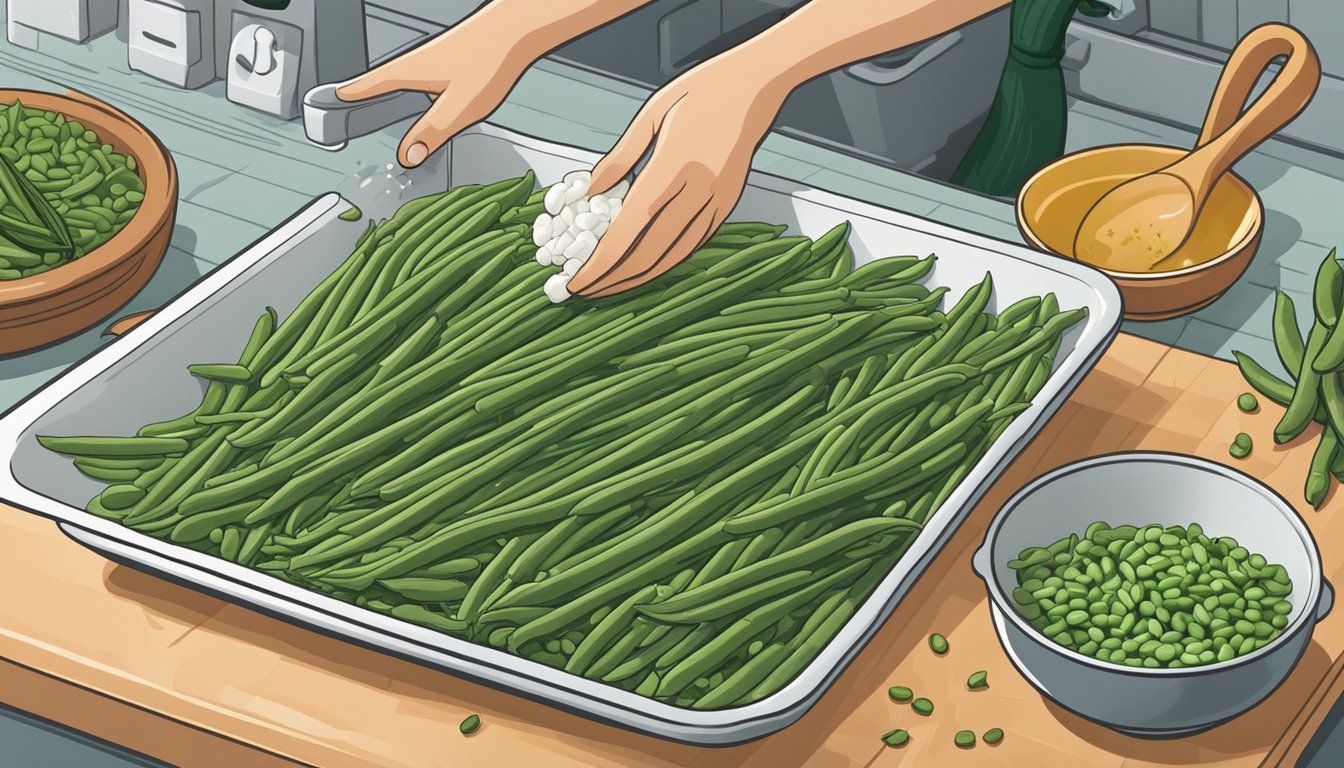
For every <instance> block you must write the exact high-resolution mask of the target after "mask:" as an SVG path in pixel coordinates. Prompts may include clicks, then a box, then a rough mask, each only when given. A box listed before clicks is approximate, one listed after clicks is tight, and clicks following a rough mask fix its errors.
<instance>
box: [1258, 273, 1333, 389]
mask: <svg viewBox="0 0 1344 768" xmlns="http://www.w3.org/2000/svg"><path fill="white" fill-rule="evenodd" d="M1273 322H1274V350H1275V352H1276V353H1277V354H1278V356H1279V362H1281V363H1283V368H1284V370H1286V371H1288V373H1289V375H1291V376H1292V377H1293V378H1294V379H1296V378H1297V377H1298V376H1300V375H1301V373H1302V358H1303V356H1304V355H1305V354H1306V349H1305V347H1304V345H1303V342H1302V332H1301V331H1300V330H1298V328H1297V310H1296V308H1295V307H1294V306H1293V299H1292V297H1291V296H1289V295H1288V294H1286V293H1284V292H1283V291H1276V292H1275V294H1274V320H1273ZM1340 341H1341V343H1344V336H1340Z"/></svg>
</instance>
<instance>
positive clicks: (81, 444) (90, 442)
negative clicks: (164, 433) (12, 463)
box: [37, 435, 191, 458]
mask: <svg viewBox="0 0 1344 768" xmlns="http://www.w3.org/2000/svg"><path fill="white" fill-rule="evenodd" d="M37 441H38V443H40V444H41V445H42V447H43V448H46V449H47V450H49V451H55V452H56V453H63V454H65V455H67V456H79V457H84V458H89V457H99V458H128V457H144V456H171V455H173V454H181V453H185V452H186V451H187V449H188V448H189V447H191V446H190V444H189V443H187V441H186V440H182V439H179V438H168V437H53V436H49V435H38V437H37Z"/></svg>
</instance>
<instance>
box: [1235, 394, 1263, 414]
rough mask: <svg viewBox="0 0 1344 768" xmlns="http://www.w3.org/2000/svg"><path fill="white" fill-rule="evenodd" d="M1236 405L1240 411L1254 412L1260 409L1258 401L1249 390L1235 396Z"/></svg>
mask: <svg viewBox="0 0 1344 768" xmlns="http://www.w3.org/2000/svg"><path fill="white" fill-rule="evenodd" d="M1237 407H1238V408H1240V409H1241V412H1242V413H1255V412H1256V411H1258V410H1260V401H1259V400H1257V399H1256V397H1255V395H1253V394H1251V393H1250V392H1243V393H1242V394H1241V397H1238V398H1237Z"/></svg>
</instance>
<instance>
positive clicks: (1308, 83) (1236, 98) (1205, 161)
mask: <svg viewBox="0 0 1344 768" xmlns="http://www.w3.org/2000/svg"><path fill="white" fill-rule="evenodd" d="M1279 56H1286V57H1288V58H1287V61H1286V62H1284V64H1283V67H1282V69H1281V70H1280V71H1279V74H1278V75H1277V76H1275V78H1274V80H1273V82H1271V83H1270V85H1269V87H1268V88H1266V89H1265V92H1264V93H1262V94H1261V95H1260V97H1259V98H1258V99H1256V100H1255V102H1254V103H1252V104H1251V105H1250V106H1249V107H1247V108H1246V109H1245V111H1244V112H1243V111H1242V108H1243V106H1244V105H1245V103H1246V99H1247V98H1248V97H1249V96H1250V94H1251V90H1252V89H1253V88H1254V87H1255V84H1256V83H1257V82H1258V81H1259V79H1260V75H1261V74H1262V73H1263V72H1264V70H1265V68H1266V67H1268V66H1269V64H1270V63H1271V62H1272V61H1273V60H1274V59H1275V58H1277V57H1279ZM1320 80H1321V64H1320V59H1319V58H1318V57H1317V55H1316V51H1315V49H1313V48H1312V46H1311V43H1310V42H1309V41H1308V40H1307V39H1306V38H1305V37H1303V36H1302V33H1301V32H1298V31H1297V30H1296V29H1294V28H1292V27H1290V26H1287V25H1285V24H1272V23H1271V24H1262V25H1261V26H1258V27H1256V28H1255V29H1253V30H1251V31H1250V32H1248V33H1247V34H1246V36H1245V37H1243V38H1242V39H1241V42H1240V43H1238V44H1237V47H1236V49H1235V50H1233V51H1232V55H1231V56H1230V57H1229V58H1228V61H1227V65H1226V66H1225V67H1224V68H1223V74H1222V77H1221V78H1220V79H1219V81H1218V88H1217V90H1216V91H1215V92H1214V95H1213V101H1212V102H1211V103H1210V105H1209V111H1208V115H1207V117H1206V118H1205V120H1204V127H1203V130H1202V132H1201V134H1200V137H1199V141H1198V142H1197V143H1196V147H1199V149H1198V151H1196V152H1193V153H1191V154H1190V155H1189V156H1188V157H1187V158H1186V159H1184V160H1182V161H1180V162H1178V163H1176V165H1175V166H1173V167H1172V168H1171V170H1172V171H1177V170H1178V169H1179V171H1180V173H1179V175H1181V176H1183V177H1184V178H1185V179H1186V180H1187V181H1188V182H1189V183H1190V184H1191V186H1192V188H1195V189H1194V191H1196V192H1197V193H1198V192H1199V191H1201V190H1207V189H1208V186H1209V185H1210V184H1211V183H1213V182H1214V181H1215V180H1217V178H1218V177H1219V176H1222V175H1223V173H1224V172H1226V171H1227V169H1228V168H1230V167H1231V166H1232V164H1233V163H1235V162H1237V161H1238V160H1240V159H1241V158H1242V157H1244V156H1245V155H1246V154H1247V153H1249V152H1250V151H1251V150H1252V149H1255V147H1256V146H1258V145H1259V144H1260V143H1261V142H1263V141H1264V140H1265V139H1267V138H1269V137H1270V136H1271V135H1272V134H1273V133H1274V132H1275V131H1277V130H1278V129H1280V128H1282V127H1283V126H1284V125H1287V124H1288V123H1289V122H1291V121H1292V120H1293V118H1295V117H1297V115H1298V114H1299V113H1301V111H1302V110H1303V109H1304V108H1306V106H1307V104H1308V103H1310V102H1311V98H1312V96H1314V95H1315V93H1316V88H1317V87H1318V86H1319V85H1320ZM1180 166H1185V167H1184V168H1180ZM1198 197H1199V195H1198V194H1197V195H1196V198H1197V199H1198Z"/></svg>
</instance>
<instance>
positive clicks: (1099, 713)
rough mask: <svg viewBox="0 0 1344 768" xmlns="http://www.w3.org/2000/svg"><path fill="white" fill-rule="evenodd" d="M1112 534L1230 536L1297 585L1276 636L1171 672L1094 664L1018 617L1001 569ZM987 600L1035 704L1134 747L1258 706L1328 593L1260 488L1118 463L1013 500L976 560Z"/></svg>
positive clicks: (1300, 534)
mask: <svg viewBox="0 0 1344 768" xmlns="http://www.w3.org/2000/svg"><path fill="white" fill-rule="evenodd" d="M1095 520H1102V521H1105V522H1106V523H1108V524H1109V525H1112V526H1119V525H1126V524H1128V525H1135V526H1144V525H1152V524H1159V525H1163V526H1167V525H1189V524H1191V523H1199V524H1200V525H1201V526H1202V527H1203V528H1204V530H1205V533H1206V535H1209V536H1231V537H1233V538H1235V539H1237V540H1238V541H1240V542H1241V543H1242V544H1243V545H1244V546H1246V547H1247V548H1248V549H1250V550H1251V551H1253V552H1258V553H1260V554H1262V555H1264V556H1265V558H1266V559H1267V560H1269V561H1270V562H1271V563H1279V564H1282V565H1283V566H1284V567H1285V568H1286V569H1287V570H1288V573H1289V576H1290V577H1291V578H1292V581H1293V591H1292V594H1291V596H1290V600H1291V601H1292V604H1293V611H1292V613H1291V614H1289V623H1288V626H1287V627H1286V628H1284V631H1283V633H1282V634H1281V635H1279V637H1277V638H1276V639H1275V640H1274V641H1273V642H1271V643H1269V644H1268V645H1266V646H1265V647H1263V648H1261V649H1259V650H1257V651H1254V652H1252V653H1250V654H1248V655H1246V656H1242V657H1240V658H1238V659H1234V660H1232V661H1228V662H1219V663H1214V664H1209V665H1206V666H1200V667H1190V668H1178V669H1149V668H1146V667H1126V666H1122V665H1117V664H1110V663H1107V662H1102V661H1098V660H1096V659H1094V658H1091V657H1089V656H1085V655H1083V654H1081V653H1078V652H1077V651H1074V650H1072V649H1069V648H1065V647H1064V646H1061V645H1058V644H1057V643H1055V642H1054V641H1053V640H1050V639H1048V638H1046V637H1044V636H1043V635H1042V634H1041V633H1040V632H1039V631H1038V630H1037V629H1036V628H1035V627H1033V626H1032V625H1031V624H1030V623H1029V622H1027V620H1026V619H1024V618H1023V617H1022V616H1021V615H1020V614H1018V612H1017V611H1016V610H1015V609H1014V608H1013V604H1012V600H1011V598H1010V597H1009V593H1010V592H1011V589H1012V586H1014V585H1015V584H1016V577H1015V575H1014V572H1013V570H1012V569H1011V568H1009V567H1008V562H1009V561H1010V560H1012V559H1013V558H1015V557H1017V555H1018V553H1020V552H1021V551H1022V550H1023V549H1024V548H1025V547H1029V546H1046V545H1048V544H1050V543H1051V542H1054V541H1057V540H1058V539H1060V538H1061V537H1064V536H1067V535H1068V534H1069V533H1078V534H1079V535H1081V534H1082V532H1083V530H1084V528H1086V527H1087V526H1088V525H1089V524H1091V523H1092V522H1093V521H1095ZM973 564H974V567H975V570H976V573H977V574H979V576H980V577H981V578H982V579H984V580H985V583H986V585H987V586H988V590H989V597H990V614H991V616H992V617H993V620H994V628H995V630H996V631H997V632H998V634H999V639H1000V641H1001V642H1002V643H1003V647H1004V650H1005V651H1007V653H1008V657H1009V658H1010V659H1011V660H1012V662H1013V664H1014V666H1016V667H1017V669H1018V671H1019V672H1021V673H1022V675H1023V676H1024V677H1026V678H1027V680H1029V681H1030V682H1031V683H1032V685H1034V686H1036V688H1037V689H1039V690H1040V691H1041V692H1042V693H1044V694H1045V695H1046V696H1049V697H1050V698H1051V699H1054V700H1055V701H1056V702H1058V703H1059V704H1060V705H1061V706H1063V707H1065V708H1066V709H1069V710H1070V711H1072V712H1075V713H1077V714H1079V715H1081V716H1083V717H1086V718H1088V719H1090V720H1094V721H1096V722H1099V723H1101V724H1103V725H1107V726H1110V727H1112V728H1114V729H1116V730H1119V731H1123V732H1125V733H1130V734H1133V735H1137V736H1164V737H1169V736H1181V735H1185V734H1190V733H1196V732H1198V731H1202V730H1206V729H1208V728H1212V727H1213V726H1215V725H1218V724H1219V723H1223V722H1226V721H1227V720H1229V719H1231V718H1233V717H1236V716H1237V715H1239V714H1241V713H1242V712H1244V711H1246V710H1248V709H1250V708H1251V707H1253V706H1255V705H1256V704H1258V703H1260V701H1262V700H1263V699H1264V698H1265V697H1266V696H1268V695H1269V694H1270V693H1271V692H1273V690H1274V689H1275V688H1277V687H1278V686H1279V684H1280V683H1281V682H1283V679H1284V678H1285V677H1286V676H1287V675H1288V673H1289V672H1291V671H1292V669H1293V666H1294V665H1296V664H1297V660H1298V659H1299V658H1301V656H1302V652H1303V651H1304V650H1305V649H1306V647H1307V644H1308V643H1309V642H1310V641H1311V631H1312V628H1313V627H1315V625H1316V622H1318V621H1320V620H1321V619H1323V618H1325V615H1326V614H1328V613H1329V612H1330V609H1331V606H1332V604H1333V602H1334V594H1333V592H1332V590H1331V589H1330V586H1329V584H1327V583H1326V582H1325V580H1324V578H1323V577H1322V575H1321V556H1320V552H1319V551H1318V550H1317V548H1316V542H1315V540H1314V539H1313V538H1312V536H1311V532H1310V531H1309V530H1308V529H1307V526H1306V524H1305V523H1303V522H1302V519H1301V518H1300V517H1298V515H1297V513H1296V512H1294V511H1293V508H1292V506H1290V505H1289V504H1288V502H1286V501H1284V500H1283V498H1282V497H1280V496H1279V495H1278V494H1276V493H1275V492H1274V491H1272V490H1270V489H1269V488H1267V487H1266V486H1264V485H1263V484H1262V483H1260V482H1259V481H1257V480H1255V479H1254V478H1251V477H1249V476H1247V475H1245V474H1242V473H1241V472H1238V471H1236V470H1234V469H1231V468H1229V467H1225V466H1223V465H1221V464H1215V463H1213V462H1210V461H1205V460H1203V459H1196V458H1192V457H1189V456H1181V455H1178V454H1168V453H1137V452H1136V453H1121V454H1112V455H1109V456H1100V457H1096V458H1092V459H1086V460H1084V461H1080V462H1077V463H1074V464H1070V465H1068V466H1065V467H1061V468H1059V469H1057V470H1054V471H1053V472H1050V473H1048V474H1046V475H1044V476H1042V477H1040V478H1038V479H1036V480H1034V481H1032V482H1031V483H1030V484H1028V485H1027V486H1026V487H1025V488H1023V489H1022V490H1021V491H1019V492H1018V493H1017V494H1016V495H1014V496H1013V498H1011V499H1010V500H1009V501H1008V502H1007V503H1006V504H1005V505H1004V507H1003V509H1002V510H1001V511H1000V512H999V514H998V515H997V516H996V517H995V518H994V521H993V522H992V523H991V524H990V526H989V530H988V531H987V532H986V533H985V543H984V545H983V546H982V547H981V548H980V550H979V551H977V552H976V554H975V557H974V559H973Z"/></svg>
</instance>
